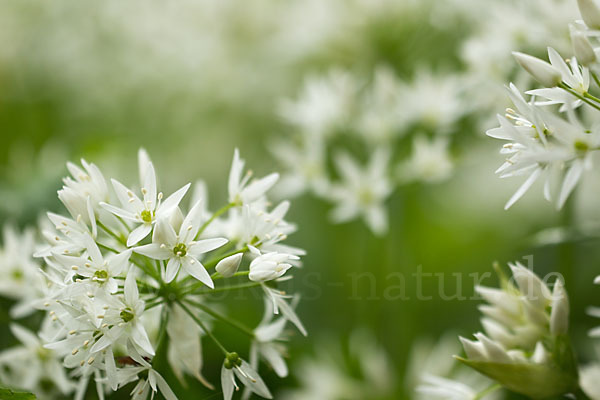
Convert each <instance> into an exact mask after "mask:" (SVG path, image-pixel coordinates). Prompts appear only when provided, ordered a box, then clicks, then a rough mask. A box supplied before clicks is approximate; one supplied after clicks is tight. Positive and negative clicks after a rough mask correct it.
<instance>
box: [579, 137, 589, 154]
mask: <svg viewBox="0 0 600 400" xmlns="http://www.w3.org/2000/svg"><path fill="white" fill-rule="evenodd" d="M589 149H590V146H589V145H588V144H587V143H586V142H582V141H581V140H578V141H576V142H575V150H577V151H578V152H581V153H585V152H586V151H588V150H589Z"/></svg>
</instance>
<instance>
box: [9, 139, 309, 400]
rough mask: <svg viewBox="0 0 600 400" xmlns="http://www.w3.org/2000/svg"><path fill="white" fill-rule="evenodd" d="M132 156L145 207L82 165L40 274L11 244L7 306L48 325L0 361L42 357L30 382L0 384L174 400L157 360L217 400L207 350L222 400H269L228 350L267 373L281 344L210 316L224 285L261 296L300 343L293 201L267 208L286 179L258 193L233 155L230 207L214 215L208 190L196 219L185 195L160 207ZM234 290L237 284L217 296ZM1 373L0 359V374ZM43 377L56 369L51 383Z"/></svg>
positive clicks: (262, 182) (20, 241)
mask: <svg viewBox="0 0 600 400" xmlns="http://www.w3.org/2000/svg"><path fill="white" fill-rule="evenodd" d="M138 157H139V162H138V165H139V168H140V171H139V173H140V179H141V189H140V191H141V197H138V195H137V194H135V193H134V192H133V190H130V189H128V188H127V186H125V185H124V184H121V183H120V182H119V181H117V180H116V179H112V180H111V181H112V183H113V185H112V189H113V191H110V190H109V188H108V186H106V185H105V180H104V177H103V175H102V173H101V172H100V169H99V168H98V167H96V166H95V165H94V164H89V163H87V162H85V161H82V164H83V165H84V169H80V168H79V167H75V166H74V165H72V164H69V170H70V171H71V173H72V174H73V176H74V177H73V178H67V179H65V187H64V188H63V189H62V191H61V193H62V195H61V200H62V201H63V202H64V203H65V206H66V207H67V209H68V210H69V213H70V214H71V217H72V218H68V217H63V216H60V215H58V214H53V213H49V214H48V218H49V220H50V223H44V224H42V225H43V226H42V229H43V234H42V237H43V238H44V239H45V240H46V242H47V243H46V244H45V245H42V246H39V247H38V250H37V251H35V254H36V256H37V257H39V258H41V259H43V263H40V264H37V263H35V262H34V261H33V260H32V259H31V258H30V257H31V255H32V253H34V241H33V235H32V234H29V233H28V234H26V235H24V236H23V237H22V238H19V237H18V236H16V234H15V233H14V232H13V231H12V230H7V231H6V232H7V233H6V234H5V244H4V248H3V249H2V250H0V273H1V274H2V275H3V276H4V275H5V276H6V279H4V280H2V282H3V283H4V284H5V285H0V295H3V296H8V297H12V298H15V299H17V300H19V301H20V303H19V307H21V308H23V309H24V310H25V311H26V312H31V310H33V309H34V307H36V308H40V309H43V310H45V311H46V312H47V315H48V317H47V319H46V320H45V322H44V327H43V330H42V331H41V332H40V339H35V340H34V335H33V334H29V333H26V332H25V331H24V330H22V329H21V328H18V327H15V328H14V330H15V335H16V336H18V337H19V339H21V341H22V342H23V343H24V345H25V347H26V348H25V349H22V348H14V349H9V350H6V352H5V353H3V354H4V355H5V357H8V356H9V355H10V354H22V355H24V354H25V353H27V354H29V353H32V354H31V356H32V357H33V353H34V352H38V353H37V355H38V356H39V357H38V358H37V359H33V358H32V359H31V361H30V362H31V363H32V365H35V368H36V369H35V370H31V371H28V370H27V368H20V367H18V365H17V364H16V363H15V367H14V368H12V369H11V370H10V371H8V370H7V371H5V370H2V369H1V368H0V374H1V373H5V372H6V373H8V372H10V374H11V382H21V381H22V382H24V384H23V387H24V388H27V389H31V390H36V391H38V390H41V389H40V388H39V385H38V383H39V381H38V378H39V379H42V378H43V377H48V376H53V377H55V379H53V380H54V381H55V382H54V384H55V386H56V389H57V390H58V391H60V392H62V393H63V394H67V393H70V392H74V396H75V398H76V399H77V400H80V399H83V396H84V395H85V393H86V390H87V385H88V383H89V382H90V381H91V380H93V381H94V382H95V384H96V387H97V392H98V395H99V396H100V398H104V395H105V393H108V392H110V391H116V390H120V389H121V388H122V387H123V386H125V385H126V384H128V383H131V382H137V383H135V385H134V388H133V390H132V392H131V396H132V399H140V400H142V399H146V398H148V397H150V398H153V397H154V395H155V394H156V393H157V392H160V393H162V395H163V396H164V397H165V398H167V399H170V400H173V399H176V398H177V397H176V394H175V393H174V392H173V390H172V389H171V388H170V385H169V383H168V382H167V381H166V380H165V379H164V378H163V375H162V373H161V372H159V371H158V370H159V369H161V368H164V367H165V366H163V365H162V362H161V363H160V364H161V365H159V364H158V363H157V362H156V360H166V361H167V362H168V363H169V364H170V366H171V367H172V369H173V371H174V372H175V374H176V376H177V377H178V378H179V379H181V380H183V379H184V378H185V376H186V375H191V376H193V377H195V378H196V379H198V380H199V381H200V382H202V383H203V384H204V385H205V386H207V387H208V388H211V389H213V388H214V385H213V384H211V383H210V382H208V381H207V380H206V379H205V378H204V376H203V375H202V371H201V369H202V366H203V357H202V343H201V340H202V339H203V338H204V339H210V340H211V341H212V342H213V343H214V344H215V345H216V346H217V347H218V348H219V349H220V350H222V351H223V354H224V355H225V357H226V362H225V364H224V367H223V368H224V371H223V381H222V386H223V389H224V392H225V397H226V398H228V397H227V396H229V398H230V397H231V395H232V393H233V390H234V388H235V387H237V385H238V384H237V382H241V383H242V384H243V385H244V386H246V387H247V388H248V389H249V390H251V391H253V392H254V393H256V394H258V395H261V396H263V397H265V398H271V394H270V392H269V390H268V388H267V387H266V386H265V384H264V382H263V381H262V379H261V378H260V376H259V375H258V373H257V372H256V370H257V369H258V366H259V361H260V360H259V359H256V357H254V358H253V366H252V367H251V366H250V365H249V364H248V363H246V362H245V361H242V360H241V359H239V357H233V356H232V355H233V354H237V353H235V352H233V351H228V350H227V347H229V346H233V345H235V346H236V348H238V349H242V348H243V346H249V347H251V348H252V349H253V350H252V352H254V353H255V352H256V351H258V352H259V353H260V354H262V356H263V357H262V359H263V360H266V361H267V362H269V363H276V362H279V363H281V362H282V359H280V358H279V359H278V358H276V357H275V356H274V354H273V351H274V350H275V349H277V348H278V345H277V344H276V343H275V342H276V341H277V340H279V336H280V335H279V333H280V332H276V333H277V335H266V334H262V333H261V330H257V332H256V334H255V333H254V332H253V331H252V330H250V329H247V328H245V327H244V326H243V325H242V324H241V323H238V322H236V321H233V320H232V318H231V317H230V316H228V315H227V314H226V312H224V311H223V310H224V308H225V307H223V304H219V305H218V306H216V305H215V304H213V301H212V300H211V294H212V289H213V288H215V287H216V286H218V287H219V291H228V290H236V289H238V288H248V287H255V288H257V289H259V290H261V292H260V293H262V294H263V295H264V299H265V302H268V304H270V305H271V307H270V308H269V309H268V312H269V313H270V314H271V315H270V317H271V318H272V317H273V316H274V315H275V314H281V316H280V317H279V319H278V321H290V322H292V323H293V324H295V325H296V326H297V327H298V329H299V330H300V331H301V332H302V333H303V334H306V330H305V328H304V326H303V325H302V323H301V321H300V319H299V318H298V316H297V314H296V312H295V305H296V303H297V302H296V301H294V305H293V306H292V305H291V303H292V298H295V297H294V296H292V295H290V294H286V293H285V292H283V291H282V290H281V289H279V288H278V286H279V283H280V282H281V281H282V280H287V279H292V278H293V276H292V274H291V273H290V272H288V271H289V270H290V269H291V268H292V267H294V266H297V265H300V264H299V263H300V261H299V256H300V255H302V254H304V251H303V250H302V249H298V248H295V247H293V246H288V245H285V244H283V242H284V241H285V240H286V239H287V237H288V235H290V234H292V233H293V232H294V231H295V230H296V226H295V225H294V224H292V223H289V222H287V221H285V219H284V217H285V215H286V213H287V211H288V209H289V206H290V204H289V202H287V201H283V202H281V203H279V204H278V205H277V206H275V207H273V208H272V209H271V206H270V202H269V200H268V198H267V192H268V191H269V189H270V188H271V187H272V186H273V184H274V183H275V181H276V180H277V178H278V175H277V174H270V175H267V176H266V177H265V178H262V179H258V180H251V177H250V175H249V174H247V175H245V176H244V175H243V170H244V161H243V160H242V159H241V158H240V156H239V152H238V151H237V150H236V151H235V153H234V160H233V163H232V170H231V173H230V179H229V185H228V189H229V199H230V202H229V203H227V204H225V205H224V206H223V207H222V208H221V209H219V210H218V211H216V212H214V213H210V211H209V210H208V207H207V205H206V203H205V202H204V203H203V200H205V199H206V198H207V193H206V188H205V186H204V185H202V184H199V185H197V189H196V190H195V191H194V201H193V202H192V205H191V207H190V208H189V209H186V207H184V204H186V202H184V201H183V198H184V196H185V195H186V193H187V192H188V188H189V187H190V185H189V184H187V185H184V186H183V187H182V188H181V189H179V190H178V191H176V192H175V193H174V194H173V195H171V196H169V197H167V199H165V200H164V201H163V200H162V197H163V196H162V194H161V193H162V192H160V191H159V188H158V185H157V181H158V180H157V177H156V173H155V170H154V166H153V164H152V162H151V161H150V158H149V157H148V155H147V154H146V152H145V151H143V150H141V151H140V152H139V153H138ZM114 200H116V202H118V205H115V201H114ZM84 214H85V216H84ZM232 227H233V228H232ZM225 247H226V248H225ZM245 260H246V262H245ZM211 269H216V271H215V272H212V273H211V272H209V271H211ZM286 272H287V275H286V276H285V277H284V276H283V275H284V274H285V273H286ZM232 280H233V281H234V282H237V284H236V283H234V284H228V283H225V284H222V282H225V281H228V282H231V281H232ZM240 280H241V282H240ZM266 281H269V282H268V286H267V285H266V284H265V282H266ZM10 282H12V285H11V286H9V285H8V283H10ZM38 283H39V285H38ZM19 288H22V290H17V289H19ZM217 310H218V311H217ZM269 320H270V319H269ZM217 323H227V324H229V325H231V326H234V327H236V328H238V329H240V330H242V331H243V332H244V333H246V334H248V335H249V340H248V342H247V343H245V344H242V343H237V344H230V343H228V344H227V347H226V345H225V344H224V343H221V341H220V340H219V339H218V338H217V337H216V336H215V334H214V333H213V326H214V325H215V324H217ZM279 324H280V323H278V324H277V326H279ZM265 329H266V328H265ZM268 330H270V329H268ZM166 337H168V338H169V340H168V343H165V341H166V339H165V338H166ZM257 346H258V347H257ZM27 357H30V356H29V355H28V356H27ZM34 358H35V357H34ZM27 359H28V360H29V359H30V358H27ZM3 360H4V358H3V356H0V366H1V365H3V363H4V361H3ZM59 360H60V361H59ZM61 361H62V362H61ZM47 365H52V368H53V369H55V370H53V371H50V370H47V369H46V368H47ZM278 368H279V371H280V372H281V366H280V365H279V366H278ZM28 374H29V375H30V378H29V380H27V379H28V378H27V376H28ZM48 374H50V375H48ZM13 375H14V376H13ZM66 376H69V377H73V379H74V380H76V381H77V383H71V381H70V380H68V379H67V378H65V377H66ZM0 379H3V378H2V375H0ZM236 379H237V381H236Z"/></svg>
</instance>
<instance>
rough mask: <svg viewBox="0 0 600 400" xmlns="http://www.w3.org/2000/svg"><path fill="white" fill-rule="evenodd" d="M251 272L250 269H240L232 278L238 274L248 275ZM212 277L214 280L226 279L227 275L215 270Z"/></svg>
mask: <svg viewBox="0 0 600 400" xmlns="http://www.w3.org/2000/svg"><path fill="white" fill-rule="evenodd" d="M249 273H250V271H238V272H236V273H235V274H233V275H231V276H230V278H234V277H236V276H247V275H248V274H249ZM210 277H211V278H212V279H213V280H215V279H225V277H224V276H223V275H221V274H219V273H218V272H215V273H214V274H212V275H211V276H210Z"/></svg>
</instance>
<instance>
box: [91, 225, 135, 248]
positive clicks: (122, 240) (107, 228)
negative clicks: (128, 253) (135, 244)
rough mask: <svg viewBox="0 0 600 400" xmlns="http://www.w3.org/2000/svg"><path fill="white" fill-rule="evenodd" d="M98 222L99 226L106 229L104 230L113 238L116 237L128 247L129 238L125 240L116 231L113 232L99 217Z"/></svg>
mask: <svg viewBox="0 0 600 400" xmlns="http://www.w3.org/2000/svg"><path fill="white" fill-rule="evenodd" d="M96 223H97V224H98V226H99V227H100V228H102V229H103V230H104V232H106V233H108V234H109V235H110V236H112V237H113V238H115V239H116V240H117V241H118V242H119V243H121V244H122V245H123V246H125V247H127V240H124V239H123V238H122V237H121V236H119V235H117V234H116V233H115V232H113V231H112V230H111V229H110V228H109V227H107V226H106V225H104V224H103V223H102V222H100V220H99V219H97V220H96Z"/></svg>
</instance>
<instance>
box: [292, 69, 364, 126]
mask: <svg viewBox="0 0 600 400" xmlns="http://www.w3.org/2000/svg"><path fill="white" fill-rule="evenodd" d="M355 92H356V82H355V81H354V78H353V77H352V76H351V75H350V74H348V73H347V72H344V71H341V70H331V71H330V72H329V73H328V74H327V75H325V76H311V77H308V78H307V79H306V80H305V82H304V86H303V88H302V92H301V93H300V95H299V96H298V99H297V100H295V101H292V100H286V101H284V102H282V104H281V115H282V116H283V118H284V119H285V120H286V121H287V122H289V123H290V124H292V125H295V126H297V127H298V128H299V129H300V130H301V131H302V132H304V133H306V134H308V135H315V136H317V137H323V136H327V135H333V134H334V133H336V131H337V130H338V129H339V128H341V127H342V126H343V125H344V124H345V123H346V121H347V119H348V116H350V113H351V107H352V100H353V98H354V95H355Z"/></svg>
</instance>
